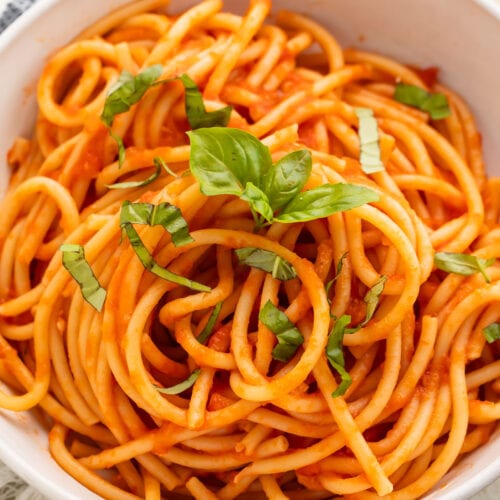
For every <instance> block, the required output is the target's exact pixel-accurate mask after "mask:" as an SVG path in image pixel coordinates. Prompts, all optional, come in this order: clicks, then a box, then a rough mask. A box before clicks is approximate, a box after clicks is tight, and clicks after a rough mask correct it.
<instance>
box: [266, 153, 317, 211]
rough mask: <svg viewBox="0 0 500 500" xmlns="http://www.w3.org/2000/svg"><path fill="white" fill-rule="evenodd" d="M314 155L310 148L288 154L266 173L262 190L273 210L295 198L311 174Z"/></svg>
mask: <svg viewBox="0 0 500 500" xmlns="http://www.w3.org/2000/svg"><path fill="white" fill-rule="evenodd" d="M311 170H312V157H311V152H310V151H309V150H308V149H301V150H299V151H293V152H292V153H289V154H287V155H286V156H284V157H283V158H281V160H279V161H278V162H277V163H275V164H274V165H273V166H272V167H271V168H270V169H269V170H268V171H267V173H266V174H265V175H264V178H263V181H262V190H263V191H264V192H265V193H266V194H267V196H268V198H269V201H270V203H271V208H272V210H273V212H275V211H276V210H278V209H280V208H282V207H284V206H285V205H286V204H287V203H288V202H289V201H291V200H292V199H293V198H295V197H296V196H297V195H298V194H299V193H300V191H301V190H302V188H303V187H304V185H305V183H306V182H307V179H309V176H310V175H311Z"/></svg>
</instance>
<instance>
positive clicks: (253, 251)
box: [234, 247, 297, 281]
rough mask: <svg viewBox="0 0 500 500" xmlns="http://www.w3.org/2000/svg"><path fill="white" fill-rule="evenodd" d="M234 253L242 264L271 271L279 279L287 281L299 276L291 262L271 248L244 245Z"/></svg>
mask: <svg viewBox="0 0 500 500" xmlns="http://www.w3.org/2000/svg"><path fill="white" fill-rule="evenodd" d="M234 253H235V254H236V256H237V257H238V260H239V261H240V263H241V264H246V265H247V266H251V267H255V268H257V269H260V270H262V271H266V272H268V273H271V274H272V277H273V278H276V279H278V280H281V281H287V280H291V279H293V278H296V277H297V273H296V272H295V269H294V268H293V266H292V265H291V264H289V263H288V262H287V261H286V260H284V259H282V258H281V257H280V256H279V255H276V254H275V253H274V252H270V251H269V250H262V249H260V248H254V247H244V248H238V249H237V250H235V251H234Z"/></svg>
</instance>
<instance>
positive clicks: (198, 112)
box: [179, 74, 233, 130]
mask: <svg viewBox="0 0 500 500" xmlns="http://www.w3.org/2000/svg"><path fill="white" fill-rule="evenodd" d="M179 80H180V81H181V82H182V84H183V85H184V89H185V91H186V97H185V107H186V116H187V119H188V122H189V125H190V126H191V128H192V129H193V130H195V129H198V128H203V127H225V126H227V124H228V123H229V118H230V116H231V111H232V109H233V108H232V106H225V107H224V108H221V109H218V110H216V111H206V109H205V104H204V102H203V96H202V95H201V92H200V89H199V88H198V86H197V85H196V83H195V82H194V81H193V80H191V78H189V76H188V75H186V74H184V75H181V76H180V77H179Z"/></svg>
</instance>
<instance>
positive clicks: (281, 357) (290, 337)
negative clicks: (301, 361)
mask: <svg viewBox="0 0 500 500" xmlns="http://www.w3.org/2000/svg"><path fill="white" fill-rule="evenodd" d="M259 320H260V321H262V323H264V325H265V326H266V327H267V328H269V330H271V331H272V332H273V333H274V334H275V335H276V337H277V339H278V345H277V346H276V347H275V348H274V349H273V352H272V354H273V358H274V359H277V360H278V361H283V362H287V361H288V360H289V359H290V358H291V357H292V356H293V355H294V354H295V352H296V351H297V349H298V348H299V347H300V346H301V345H302V344H303V343H304V337H303V336H302V334H301V333H300V332H299V330H298V329H297V327H296V326H295V325H294V324H293V323H292V322H291V321H290V320H289V319H288V316H287V315H286V314H285V313H284V312H282V311H280V310H279V309H278V308H277V307H276V306H275V305H274V304H273V303H272V302H271V301H270V300H268V301H267V302H266V304H265V305H264V307H263V308H262V309H261V310H260V312H259Z"/></svg>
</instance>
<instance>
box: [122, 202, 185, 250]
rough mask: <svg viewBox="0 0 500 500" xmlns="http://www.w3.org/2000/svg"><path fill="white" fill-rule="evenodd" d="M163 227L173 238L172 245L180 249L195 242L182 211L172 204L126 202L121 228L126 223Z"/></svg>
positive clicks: (124, 203) (123, 207) (123, 206)
mask: <svg viewBox="0 0 500 500" xmlns="http://www.w3.org/2000/svg"><path fill="white" fill-rule="evenodd" d="M127 222H128V223H131V224H147V225H148V226H162V227H163V228H164V229H165V230H166V231H168V233H169V234H170V235H171V236H172V243H173V244H174V245H175V246H177V247H180V246H182V245H187V244H188V243H191V242H192V241H193V238H191V236H190V234H189V227H188V224H187V222H186V220H185V219H184V217H182V214H181V211H180V210H179V209H178V208H177V207H176V206H175V205H171V204H170V203H167V202H163V203H160V204H159V205H152V204H151V203H132V202H130V201H128V200H125V201H124V202H123V205H122V209H121V212H120V226H123V225H124V224H125V223H127Z"/></svg>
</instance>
